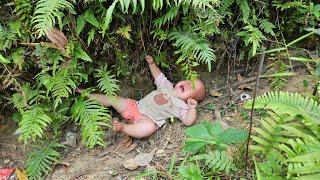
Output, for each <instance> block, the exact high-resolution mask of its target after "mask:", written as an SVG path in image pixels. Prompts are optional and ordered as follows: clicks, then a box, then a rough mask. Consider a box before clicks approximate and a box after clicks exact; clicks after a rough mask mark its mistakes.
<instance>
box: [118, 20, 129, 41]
mask: <svg viewBox="0 0 320 180" xmlns="http://www.w3.org/2000/svg"><path fill="white" fill-rule="evenodd" d="M131 31H132V29H131V25H130V24H129V25H127V26H124V27H121V28H119V29H118V30H117V31H116V33H117V34H120V35H121V36H122V37H124V38H126V39H128V40H129V41H132V39H131V34H130V32H131Z"/></svg>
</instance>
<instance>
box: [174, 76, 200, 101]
mask: <svg viewBox="0 0 320 180" xmlns="http://www.w3.org/2000/svg"><path fill="white" fill-rule="evenodd" d="M200 83H201V82H199V81H198V80H195V81H190V80H184V81H179V82H178V83H177V84H176V85H175V87H174V89H173V90H174V92H175V95H176V96H177V97H178V98H180V99H182V100H184V101H186V100H187V99H189V98H194V97H195V93H196V92H197V90H198V89H199V87H200V86H201V84H200Z"/></svg>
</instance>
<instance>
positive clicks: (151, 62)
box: [145, 55, 154, 64]
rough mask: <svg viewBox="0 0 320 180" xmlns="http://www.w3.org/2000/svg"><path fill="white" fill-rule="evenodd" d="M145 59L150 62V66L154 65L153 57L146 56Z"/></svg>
mask: <svg viewBox="0 0 320 180" xmlns="http://www.w3.org/2000/svg"><path fill="white" fill-rule="evenodd" d="M145 59H146V61H147V62H148V64H153V63H154V61H153V57H152V56H150V55H146V57H145Z"/></svg>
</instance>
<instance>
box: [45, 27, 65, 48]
mask: <svg viewBox="0 0 320 180" xmlns="http://www.w3.org/2000/svg"><path fill="white" fill-rule="evenodd" d="M46 36H47V37H48V39H49V40H50V41H51V42H53V43H54V44H55V45H56V46H57V47H58V48H59V49H61V50H65V47H66V45H67V44H68V39H67V37H66V36H65V35H64V33H63V32H61V31H60V30H58V29H56V28H53V29H52V30H50V31H46Z"/></svg>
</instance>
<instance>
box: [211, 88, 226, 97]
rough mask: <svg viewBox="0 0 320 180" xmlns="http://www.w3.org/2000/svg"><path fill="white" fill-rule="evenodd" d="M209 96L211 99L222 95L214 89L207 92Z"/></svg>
mask: <svg viewBox="0 0 320 180" xmlns="http://www.w3.org/2000/svg"><path fill="white" fill-rule="evenodd" d="M209 94H210V95H211V96H213V97H220V96H222V95H223V94H222V93H220V92H218V91H217V90H215V89H213V90H210V91H209Z"/></svg>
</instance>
